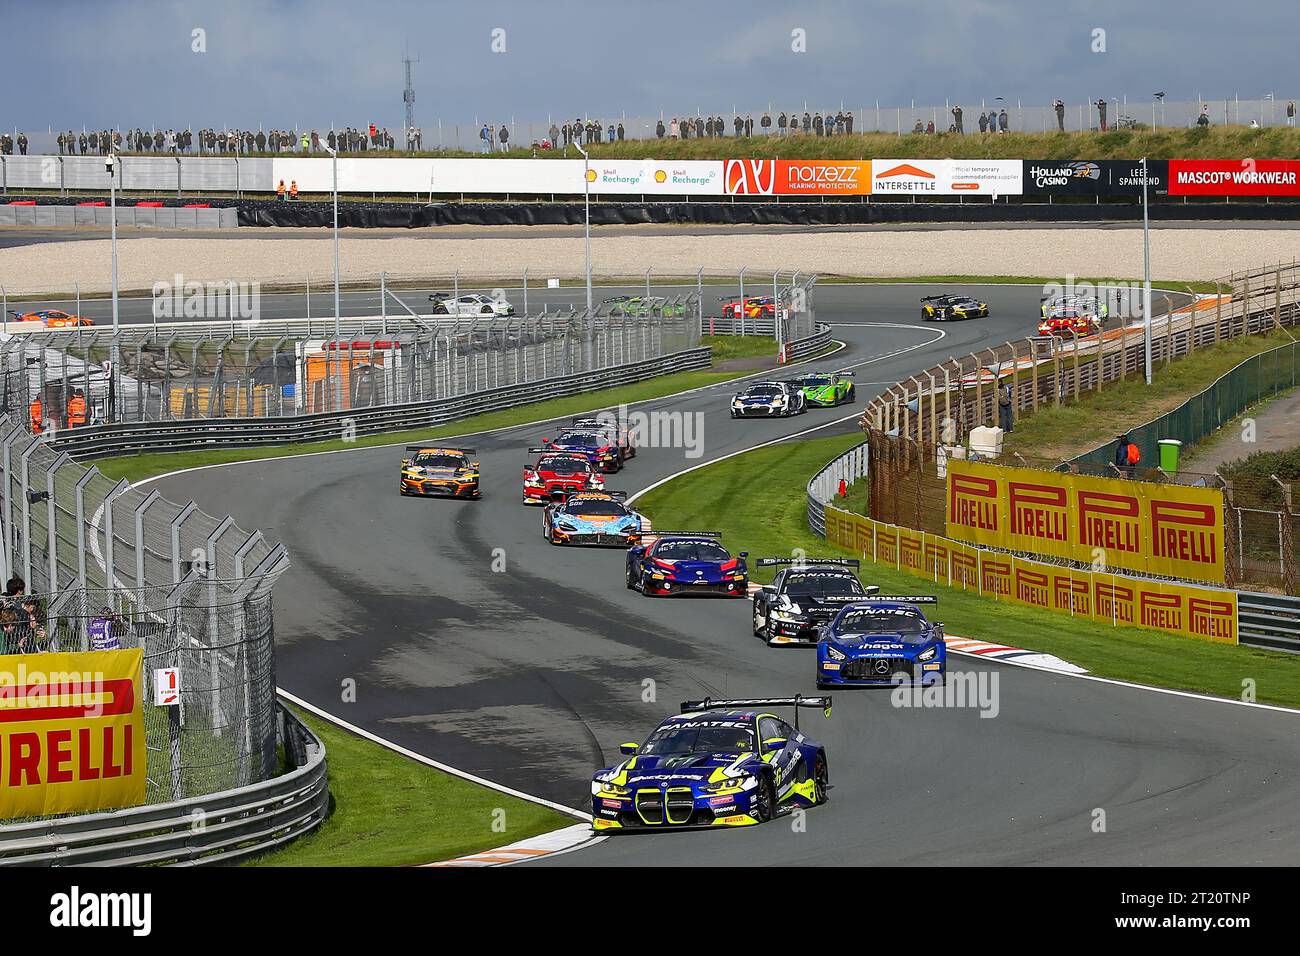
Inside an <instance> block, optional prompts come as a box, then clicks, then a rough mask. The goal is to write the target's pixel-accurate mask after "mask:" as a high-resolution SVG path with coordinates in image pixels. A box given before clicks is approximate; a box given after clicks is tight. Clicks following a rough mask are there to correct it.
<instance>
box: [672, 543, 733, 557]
mask: <svg viewBox="0 0 1300 956" xmlns="http://www.w3.org/2000/svg"><path fill="white" fill-rule="evenodd" d="M654 556H655V557H656V558H659V559H661V560H663V561H726V560H728V559H729V558H730V557H731V555H730V554H728V553H727V549H726V548H723V547H721V546H720V545H716V544H714V543H713V542H712V541H664V542H662V543H661V544H660V545H659V547H657V548H655V552H654Z"/></svg>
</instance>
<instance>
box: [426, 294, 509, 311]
mask: <svg viewBox="0 0 1300 956" xmlns="http://www.w3.org/2000/svg"><path fill="white" fill-rule="evenodd" d="M429 301H430V302H432V303H433V314H434V315H514V314H515V307H514V306H513V305H511V304H510V303H509V302H507V301H506V300H505V299H498V298H495V297H493V296H490V295H485V294H484V293H482V292H466V293H465V294H464V295H460V296H457V295H454V294H452V293H450V292H435V293H433V294H432V295H430V296H429Z"/></svg>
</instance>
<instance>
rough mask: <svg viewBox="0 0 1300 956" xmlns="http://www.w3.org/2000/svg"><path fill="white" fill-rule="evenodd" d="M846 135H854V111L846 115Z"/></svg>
mask: <svg viewBox="0 0 1300 956" xmlns="http://www.w3.org/2000/svg"><path fill="white" fill-rule="evenodd" d="M844 135H845V136H852V135H853V110H849V111H848V112H847V113H845V114H844Z"/></svg>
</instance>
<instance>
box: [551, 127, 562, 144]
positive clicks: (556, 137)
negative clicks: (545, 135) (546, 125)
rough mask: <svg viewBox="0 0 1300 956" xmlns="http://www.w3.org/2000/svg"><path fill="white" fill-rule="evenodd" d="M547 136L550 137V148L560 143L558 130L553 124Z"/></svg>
mask: <svg viewBox="0 0 1300 956" xmlns="http://www.w3.org/2000/svg"><path fill="white" fill-rule="evenodd" d="M549 135H550V137H551V145H552V146H554V145H556V144H557V143H558V142H559V141H560V128H559V127H558V126H556V125H555V124H554V123H552V124H551V128H550V130H549Z"/></svg>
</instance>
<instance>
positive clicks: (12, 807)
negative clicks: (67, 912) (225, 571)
mask: <svg viewBox="0 0 1300 956" xmlns="http://www.w3.org/2000/svg"><path fill="white" fill-rule="evenodd" d="M143 654H144V652H143V651H142V650H140V649H139V648H134V649H131V650H117V651H88V652H84V653H76V654H10V655H5V656H0V819H3V820H12V819H15V818H18V817H28V816H38V815H45V814H52V813H69V812H73V811H89V810H109V809H115V808H119V807H131V806H138V805H139V804H142V803H144V798H145V769H146V768H145V732H144V717H143V713H142V710H141V698H142V696H143V693H142V691H143V686H142V682H141V661H142V660H143Z"/></svg>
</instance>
